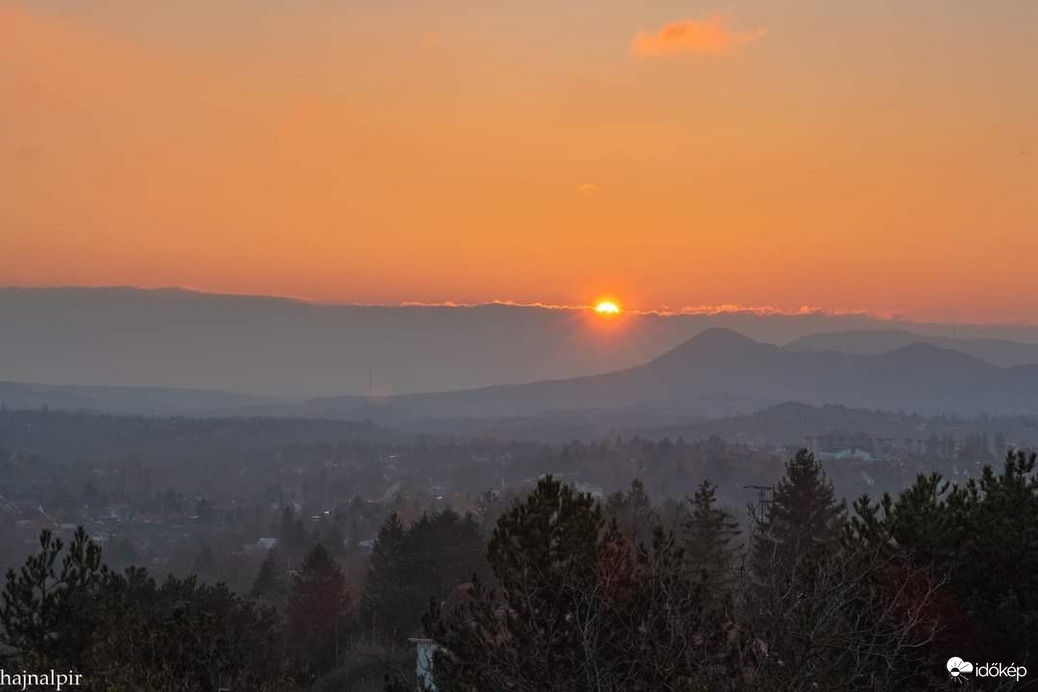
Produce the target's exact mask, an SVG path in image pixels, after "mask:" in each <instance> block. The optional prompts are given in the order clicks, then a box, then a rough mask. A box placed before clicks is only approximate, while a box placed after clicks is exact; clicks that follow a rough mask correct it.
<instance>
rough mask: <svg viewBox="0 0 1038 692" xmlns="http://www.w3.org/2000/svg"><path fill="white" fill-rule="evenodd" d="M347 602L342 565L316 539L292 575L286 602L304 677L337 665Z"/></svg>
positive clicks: (294, 650)
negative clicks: (290, 592) (290, 588)
mask: <svg viewBox="0 0 1038 692" xmlns="http://www.w3.org/2000/svg"><path fill="white" fill-rule="evenodd" d="M349 606H350V601H349V596H348V594H347V592H346V577H345V575H343V572H342V568H340V567H339V565H338V563H337V562H335V559H334V558H332V556H331V554H330V553H329V552H328V550H327V549H326V548H325V547H324V546H323V545H321V544H320V543H318V544H317V545H315V546H314V547H313V548H312V549H311V550H310V552H309V553H308V554H307V556H306V559H305V560H303V564H302V567H301V568H300V570H299V571H298V573H297V574H296V575H295V577H294V579H293V584H292V596H291V599H290V601H289V604H288V634H289V642H290V644H291V649H292V653H293V658H294V660H295V663H296V666H297V669H298V670H299V672H300V674H301V675H302V677H304V678H305V679H312V678H313V677H314V676H316V675H319V674H320V673H324V672H327V671H328V670H331V669H332V668H333V667H336V666H337V665H338V663H339V657H340V650H341V649H340V647H341V644H342V637H343V635H344V631H343V624H344V623H343V618H344V616H345V615H346V613H347V611H348V609H349Z"/></svg>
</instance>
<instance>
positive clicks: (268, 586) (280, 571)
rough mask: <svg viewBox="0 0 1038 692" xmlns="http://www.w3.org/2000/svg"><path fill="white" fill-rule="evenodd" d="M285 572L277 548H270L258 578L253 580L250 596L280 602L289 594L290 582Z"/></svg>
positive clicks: (260, 599) (270, 601) (257, 575)
mask: <svg viewBox="0 0 1038 692" xmlns="http://www.w3.org/2000/svg"><path fill="white" fill-rule="evenodd" d="M284 573H285V570H284V565H283V564H282V563H281V560H280V554H279V553H278V551H277V548H272V549H270V550H268V551H267V555H266V557H264V558H263V563H262V564H261V565H260V569H259V572H258V573H257V574H256V579H255V580H253V582H252V588H251V589H250V590H249V597H250V598H252V599H255V600H259V601H266V602H269V603H280V602H281V601H282V600H283V599H284V598H285V597H286V596H287V594H288V583H287V581H286V579H285V578H284Z"/></svg>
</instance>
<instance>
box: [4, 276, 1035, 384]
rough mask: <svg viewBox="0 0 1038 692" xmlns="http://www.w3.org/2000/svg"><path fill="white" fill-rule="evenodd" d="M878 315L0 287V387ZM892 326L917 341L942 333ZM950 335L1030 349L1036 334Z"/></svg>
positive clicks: (476, 358)
mask: <svg viewBox="0 0 1038 692" xmlns="http://www.w3.org/2000/svg"><path fill="white" fill-rule="evenodd" d="M890 324H891V323H890V322H888V321H884V320H880V319H877V318H874V317H870V316H868V315H862V314H851V315H827V314H823V313H811V312H806V313H803V314H792V315H782V314H756V313H754V312H752V311H744V312H720V313H716V314H681V315H670V314H634V313H625V314H622V315H620V316H619V317H617V318H614V319H612V320H610V321H603V320H602V318H600V317H596V316H595V315H594V314H593V313H592V312H591V311H589V310H579V309H549V308H542V307H532V306H517V305H503V304H485V305H476V306H470V307H449V306H414V305H411V306H408V305H402V306H375V305H346V304H343V305H336V304H320V303H311V302H307V301H304V300H296V299H289V298H278V297H265V296H240V295H219V294H209V293H199V292H195V291H189V290H183V289H152V290H143V289H137V288H126V287H122V288H119V287H115V288H74V287H73V288H0V381H9V382H36V383H41V384H49V385H57V386H66V385H108V386H134V387H165V388H181V389H198V390H220V391H226V392H248V393H250V394H256V395H261V396H264V397H274V398H277V399H307V398H311V397H322V396H339V395H343V394H352V395H361V396H367V395H369V394H375V395H377V396H391V395H401V394H411V393H415V392H442V391H447V390H455V389H457V390H460V389H473V388H477V387H485V386H490V385H494V384H498V383H523V382H538V381H543V380H552V379H564V378H572V377H578V376H584V375H592V374H596V373H607V372H612V371H616V370H622V369H625V368H630V367H634V366H637V365H641V364H643V363H646V362H647V361H649V360H650V359H652V358H654V357H655V356H657V355H659V354H661V353H665V352H667V351H669V350H671V349H673V348H675V347H677V346H680V345H681V344H683V343H685V342H686V341H687V340H688V339H689V338H690V337H692V336H695V335H696V334H698V333H700V332H701V331H703V330H704V329H708V328H711V327H723V328H727V329H732V330H734V331H737V332H739V333H740V334H745V335H747V336H749V337H752V338H753V339H754V340H756V341H759V342H762V343H770V344H787V343H790V342H797V341H801V342H802V343H806V344H808V346H810V343H812V342H810V341H804V340H803V337H807V336H808V335H811V334H818V333H821V332H840V333H849V332H850V330H864V329H875V328H878V327H884V326H889V325H890ZM898 324H899V325H904V328H906V329H911V330H912V331H915V332H918V333H919V334H924V333H925V334H950V333H951V331H952V329H953V327H952V326H951V325H936V324H934V325H928V324H914V323H898ZM957 329H958V333H959V334H960V335H962V336H970V337H981V336H983V337H993V336H998V337H1007V336H1008V337H1012V338H1017V337H1019V338H1020V339H1022V340H1025V341H1026V340H1032V341H1035V342H1036V343H1038V327H1023V326H1002V327H999V326H994V325H991V326H980V325H974V326H960V327H958V328H957ZM854 333H857V332H854ZM920 340H924V338H922V337H920V338H918V339H912V341H920ZM957 341H962V340H961V339H960V340H957ZM904 345H908V344H907V343H899V344H898V347H899V346H904ZM937 345H942V346H943V345H946V344H940V343H938V344H937ZM848 348H849V347H848ZM1034 348H1038V346H1035V347H1034ZM810 350H819V349H817V348H811V349H810ZM821 350H833V349H831V348H828V347H825V348H822V349H821ZM835 350H848V349H847V348H843V349H841V348H836V349H835ZM882 350H892V349H890V348H886V349H882ZM960 350H961V349H960ZM974 355H977V354H974ZM981 357H985V358H986V359H990V358H991V357H989V356H988V357H986V356H984V355H983V354H981ZM993 362H995V363H996V364H999V365H1015V364H1017V363H1018V362H1031V361H1029V359H1028V358H1023V359H1021V358H1020V357H1018V358H1016V360H1014V361H1012V362H1006V361H999V360H995V361H993ZM1034 362H1038V361H1034Z"/></svg>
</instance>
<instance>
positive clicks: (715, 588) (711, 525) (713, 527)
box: [683, 480, 739, 603]
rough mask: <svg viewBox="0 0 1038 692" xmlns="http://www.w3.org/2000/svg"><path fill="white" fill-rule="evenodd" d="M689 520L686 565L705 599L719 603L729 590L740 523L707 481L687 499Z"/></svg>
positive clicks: (686, 530) (686, 528) (686, 534)
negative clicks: (720, 503) (735, 542)
mask: <svg viewBox="0 0 1038 692" xmlns="http://www.w3.org/2000/svg"><path fill="white" fill-rule="evenodd" d="M688 504H689V505H690V514H689V518H688V519H687V520H686V522H685V525H684V527H683V528H684V536H685V541H684V548H685V563H686V565H687V567H688V570H689V573H690V575H691V580H692V583H693V584H694V585H695V586H697V587H698V588H699V589H700V590H701V593H702V595H703V597H704V598H705V599H706V600H707V601H709V602H711V603H716V602H718V601H719V600H721V599H722V598H724V597H725V596H726V595H727V594H728V592H729V589H730V581H731V579H730V577H731V570H732V568H733V560H734V552H735V546H733V545H732V542H733V541H734V540H735V539H736V537H737V536H738V535H739V524H738V522H736V521H735V520H734V519H733V518H732V516H731V514H729V513H728V512H726V511H725V510H723V509H721V508H720V507H718V506H717V497H716V488H715V487H714V485H713V484H712V483H711V482H710V481H708V480H704V481H703V482H702V483H701V484H700V485H699V488H698V489H697V490H696V493H695V495H694V496H692V497H690V498H688Z"/></svg>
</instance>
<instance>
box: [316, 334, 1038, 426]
mask: <svg viewBox="0 0 1038 692" xmlns="http://www.w3.org/2000/svg"><path fill="white" fill-rule="evenodd" d="M787 401H797V402H801V403H804V404H810V405H816V406H817V405H825V404H839V405H843V406H853V407H861V408H876V409H887V410H895V411H897V410H905V411H920V412H927V413H960V414H970V413H982V412H989V413H1033V412H1035V411H1038V367H1031V366H1020V367H1013V368H1003V367H999V366H996V365H992V364H991V363H988V362H986V361H984V360H981V359H979V358H976V357H974V356H971V355H968V354H965V353H961V352H958V351H953V350H950V349H945V348H940V347H938V346H934V345H932V344H927V343H919V342H916V343H912V344H909V345H907V346H904V347H902V348H899V349H896V350H894V351H889V352H885V353H880V354H876V355H865V356H863V355H855V354H848V353H840V352H838V351H831V350H826V351H817V352H816V351H805V350H795V349H790V348H780V347H778V346H775V345H773V344H763V343H760V342H757V341H754V340H753V339H750V338H748V337H745V336H743V335H741V334H738V333H737V332H734V331H732V330H727V329H719V328H715V329H708V330H706V331H704V332H702V333H701V334H699V335H697V336H695V337H693V338H691V339H689V340H688V341H686V342H685V343H683V344H681V345H679V346H678V347H676V348H674V349H672V350H670V351H668V352H667V353H664V354H662V355H660V356H658V357H657V358H655V359H653V360H651V361H649V362H648V363H646V364H644V365H641V366H637V367H633V368H627V369H624V370H620V371H616V372H611V373H606V374H602V375H593V376H588V377H579V378H572V379H567V380H548V381H542V382H534V383H531V384H525V385H500V386H496V387H487V388H482V389H475V390H466V391H458V392H447V393H440V394H424V395H414V396H405V397H396V398H390V399H386V400H381V401H377V402H373V401H367V400H362V399H358V398H325V399H319V400H312V401H309V402H306V403H305V404H303V405H302V406H301V407H300V410H303V411H308V412H310V413H315V414H316V413H320V414H322V415H360V414H364V415H373V416H376V417H388V418H415V417H423V416H424V417H461V418H465V417H470V418H480V417H508V416H542V415H550V414H552V413H558V412H573V411H588V412H593V411H600V412H610V413H616V412H621V411H629V412H631V413H637V414H639V415H643V414H647V413H656V414H660V415H678V414H680V415H688V416H703V415H707V416H722V415H731V414H739V413H748V412H750V411H754V410H759V409H763V408H766V407H769V406H774V405H776V404H779V403H782V402H787Z"/></svg>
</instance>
